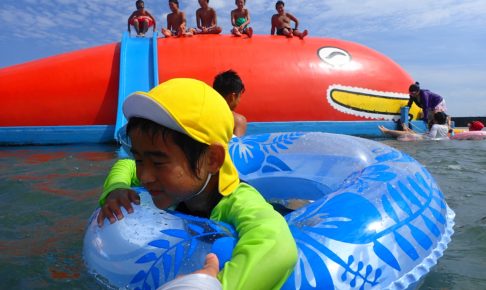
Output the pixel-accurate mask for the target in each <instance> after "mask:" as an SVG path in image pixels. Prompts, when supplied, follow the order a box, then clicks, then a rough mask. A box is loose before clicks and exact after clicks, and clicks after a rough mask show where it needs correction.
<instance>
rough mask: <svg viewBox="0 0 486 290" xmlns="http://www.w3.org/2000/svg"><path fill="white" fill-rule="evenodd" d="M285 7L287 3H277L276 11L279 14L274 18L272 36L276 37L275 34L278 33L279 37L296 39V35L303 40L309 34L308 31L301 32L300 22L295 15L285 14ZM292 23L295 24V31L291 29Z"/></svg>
mask: <svg viewBox="0 0 486 290" xmlns="http://www.w3.org/2000/svg"><path fill="white" fill-rule="evenodd" d="M284 6H285V3H284V2H283V1H277V3H275V9H276V10H277V12H278V13H277V14H274V15H273V16H272V29H271V31H270V35H274V34H275V32H277V35H285V36H286V37H289V38H291V37H294V35H295V36H297V37H299V38H300V39H303V38H304V37H306V36H307V34H308V32H307V30H304V31H303V32H300V31H299V29H298V26H299V20H298V19H297V18H296V17H295V16H294V15H292V14H290V13H288V12H285V9H284ZM290 21H293V22H295V28H294V29H292V28H291V27H290Z"/></svg>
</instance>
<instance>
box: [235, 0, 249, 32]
mask: <svg viewBox="0 0 486 290" xmlns="http://www.w3.org/2000/svg"><path fill="white" fill-rule="evenodd" d="M245 3H246V0H236V1H235V4H236V7H237V8H236V9H234V10H232V11H231V25H233V29H232V30H231V33H233V35H235V36H241V35H242V34H246V35H248V37H252V35H253V28H251V27H248V24H250V12H249V11H248V9H246V8H245Z"/></svg>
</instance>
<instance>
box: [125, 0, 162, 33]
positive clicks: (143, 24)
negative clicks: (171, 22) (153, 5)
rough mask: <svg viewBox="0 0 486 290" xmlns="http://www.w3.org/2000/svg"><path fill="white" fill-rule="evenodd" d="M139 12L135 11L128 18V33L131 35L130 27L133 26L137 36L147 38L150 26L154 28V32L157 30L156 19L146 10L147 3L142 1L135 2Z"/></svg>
mask: <svg viewBox="0 0 486 290" xmlns="http://www.w3.org/2000/svg"><path fill="white" fill-rule="evenodd" d="M135 6H136V7H137V10H135V11H134V12H133V13H132V14H131V15H130V17H128V33H130V32H131V31H130V27H131V26H132V25H133V27H134V28H135V31H136V32H137V36H142V37H143V36H145V33H147V31H148V29H149V27H150V26H153V29H154V30H153V31H155V29H156V25H157V23H156V21H155V18H154V17H153V16H152V14H150V12H149V11H148V10H146V9H145V3H144V2H143V1H142V0H137V2H135Z"/></svg>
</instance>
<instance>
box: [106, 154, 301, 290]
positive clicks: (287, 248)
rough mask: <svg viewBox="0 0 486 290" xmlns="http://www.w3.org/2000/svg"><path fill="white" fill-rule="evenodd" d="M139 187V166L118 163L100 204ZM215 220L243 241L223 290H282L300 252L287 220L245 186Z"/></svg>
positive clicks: (218, 208) (229, 266)
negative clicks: (116, 193)
mask: <svg viewBox="0 0 486 290" xmlns="http://www.w3.org/2000/svg"><path fill="white" fill-rule="evenodd" d="M137 185H139V181H138V179H137V177H136V167H135V162H134V161H133V160H130V159H121V160H119V161H117V162H116V163H115V165H114V166H113V168H112V170H111V171H110V173H109V174H108V177H107V179H106V181H105V184H104V186H103V194H102V195H101V197H100V204H104V201H105V199H106V197H107V196H108V194H109V193H110V192H111V191H112V190H114V189H116V188H127V189H128V188H130V187H131V186H137ZM211 219H212V220H214V221H223V222H225V223H228V224H231V225H233V226H234V227H235V229H236V231H237V232H238V237H239V240H238V243H237V244H236V246H235V248H234V250H233V254H232V257H231V260H230V261H228V262H227V263H226V264H225V265H224V268H223V270H222V271H221V272H219V274H218V279H219V280H220V281H221V283H222V285H223V289H225V290H237V289H245V290H247V289H252V290H258V289H262V290H269V289H280V287H281V286H282V285H283V283H284V282H285V281H286V280H287V278H288V276H289V275H290V274H291V273H292V271H293V269H294V265H295V263H296V261H297V248H296V245H295V241H294V239H293V237H292V234H291V233H290V230H289V227H288V225H287V223H286V221H285V219H284V218H283V217H282V216H281V215H280V214H279V213H278V212H276V211H275V210H274V209H273V207H272V206H271V205H270V204H269V203H267V202H266V201H265V199H264V198H263V197H262V196H261V194H260V193H259V192H258V191H257V190H256V189H255V188H253V187H252V186H250V185H248V184H245V183H241V184H240V185H239V186H238V187H237V189H236V190H235V191H234V192H232V193H231V194H230V195H228V196H225V197H223V198H222V199H221V201H220V202H219V203H218V204H217V205H216V207H215V208H214V209H213V210H212V212H211Z"/></svg>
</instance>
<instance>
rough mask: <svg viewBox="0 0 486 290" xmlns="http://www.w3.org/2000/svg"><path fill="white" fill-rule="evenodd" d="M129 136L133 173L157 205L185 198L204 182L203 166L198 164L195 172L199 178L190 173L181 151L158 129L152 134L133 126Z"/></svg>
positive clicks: (204, 170) (173, 202)
mask: <svg viewBox="0 0 486 290" xmlns="http://www.w3.org/2000/svg"><path fill="white" fill-rule="evenodd" d="M129 136H130V140H131V142H132V153H133V156H134V158H135V164H136V167H137V177H138V179H139V180H140V183H141V184H142V186H144V187H145V188H146V189H147V190H148V192H150V195H151V196H152V200H153V202H154V204H155V205H156V206H157V207H158V208H160V209H165V208H168V207H170V206H172V205H175V204H177V203H180V202H182V201H186V200H189V199H191V198H192V197H194V195H195V194H196V193H197V192H198V191H199V190H200V189H201V188H202V187H203V186H204V182H205V181H206V177H207V176H208V172H207V170H206V169H205V168H204V166H203V165H201V169H200V170H199V175H200V176H202V177H203V178H197V177H196V176H194V173H193V172H192V171H191V168H190V165H189V162H188V160H187V158H186V156H185V155H184V152H183V151H182V150H181V149H180V148H179V147H178V146H177V145H176V144H175V143H174V141H173V137H172V136H171V135H170V134H169V135H166V137H165V139H164V138H163V137H162V134H161V133H158V134H157V135H155V137H153V138H152V135H150V134H147V133H144V132H142V131H140V129H138V128H134V129H133V130H131V132H130V134H129Z"/></svg>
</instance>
